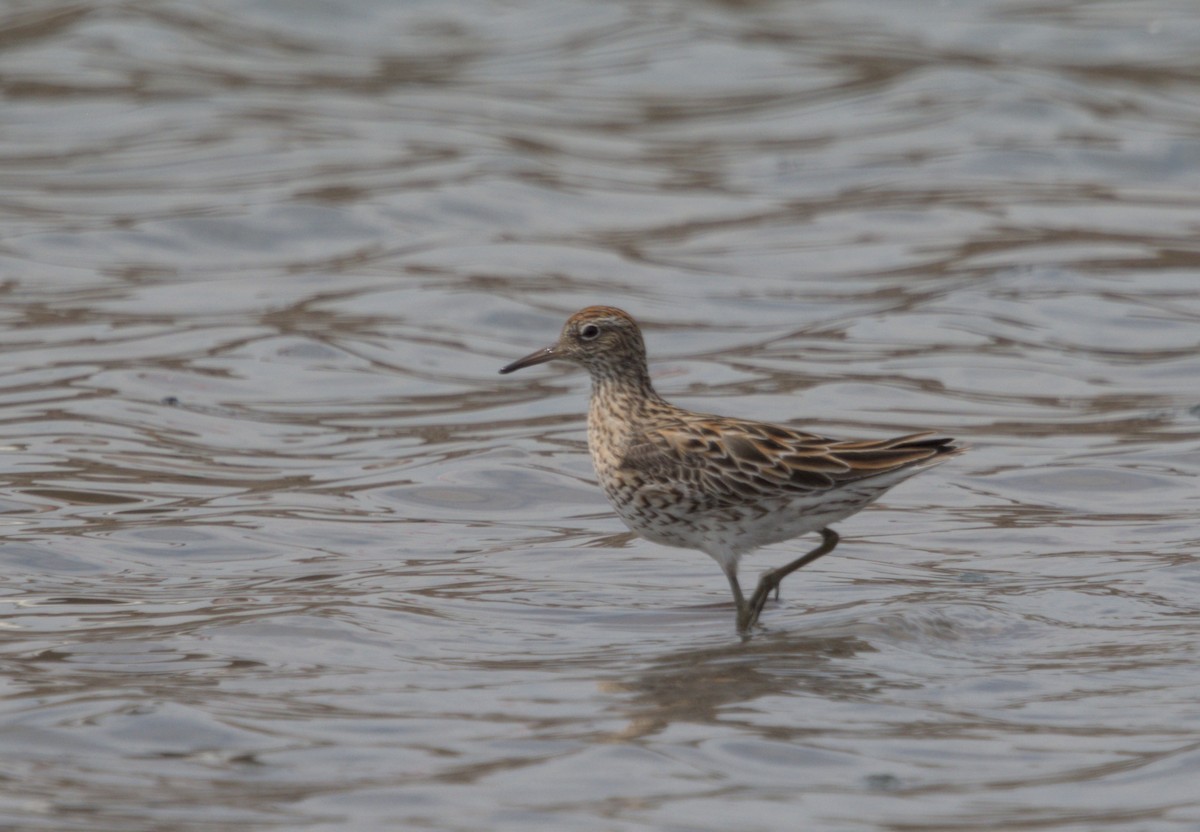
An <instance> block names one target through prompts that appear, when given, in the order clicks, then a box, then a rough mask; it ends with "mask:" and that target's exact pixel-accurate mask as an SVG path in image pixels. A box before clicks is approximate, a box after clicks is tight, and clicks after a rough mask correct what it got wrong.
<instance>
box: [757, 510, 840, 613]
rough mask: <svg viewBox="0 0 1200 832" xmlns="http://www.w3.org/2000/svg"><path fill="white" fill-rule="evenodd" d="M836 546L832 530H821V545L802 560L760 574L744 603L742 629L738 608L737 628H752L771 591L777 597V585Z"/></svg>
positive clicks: (835, 536)
mask: <svg viewBox="0 0 1200 832" xmlns="http://www.w3.org/2000/svg"><path fill="white" fill-rule="evenodd" d="M837 545H838V534H837V532H835V531H834V530H833V529H821V545H820V546H818V547H817V548H815V549H813V550H812V551H811V552H809V553H808V554H807V555H805V556H804V557H802V558H797V559H796V560H794V561H792V562H791V563H789V564H787V565H786V566H781V567H779V568H778V569H770V570H768V571H766V572H764V573H763V574H762V577H761V578H759V579H758V587H757V588H756V589H755V590H754V594H753V595H751V596H750V600H749V601H748V602H747V603H746V616H745V618H746V622H745V627H744V628H743V627H742V614H741V610H740V608H739V611H738V627H739V629H745V628H749V627H753V626H754V624H755V623H756V622H757V621H758V616H759V614H760V613H761V612H762V609H763V605H764V604H766V603H767V596H768V595H770V594H771V590H775V593H776V594H775V597H776V598H778V597H779V584H780V583H782V582H783V579H784V578H786V577H787V576H788V575H790V574H792V573H793V572H795V571H796V570H797V569H800V568H801V567H803V566H808V564H810V563H812V562H813V561H814V560H816V559H817V558H819V557H821V556H822V555H828V554H829V553H830V552H832V551H833V549H834V547H835V546H837Z"/></svg>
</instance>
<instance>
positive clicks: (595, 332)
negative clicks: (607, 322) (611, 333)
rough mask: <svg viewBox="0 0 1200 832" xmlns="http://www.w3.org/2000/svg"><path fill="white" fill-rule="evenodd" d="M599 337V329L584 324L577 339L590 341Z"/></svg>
mask: <svg viewBox="0 0 1200 832" xmlns="http://www.w3.org/2000/svg"><path fill="white" fill-rule="evenodd" d="M599 337H600V327H598V326H596V325H595V324H584V325H583V326H581V327H580V328H579V339H580V340H581V341H591V340H593V339H595V338H599Z"/></svg>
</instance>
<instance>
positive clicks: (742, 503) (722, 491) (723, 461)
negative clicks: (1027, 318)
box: [500, 306, 964, 632]
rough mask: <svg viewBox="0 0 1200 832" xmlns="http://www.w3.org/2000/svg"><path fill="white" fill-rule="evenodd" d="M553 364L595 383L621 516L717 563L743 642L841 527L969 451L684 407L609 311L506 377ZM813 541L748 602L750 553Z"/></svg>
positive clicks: (591, 314)
mask: <svg viewBox="0 0 1200 832" xmlns="http://www.w3.org/2000/svg"><path fill="white" fill-rule="evenodd" d="M554 360H564V361H572V362H574V363H576V364H580V365H582V366H583V367H584V368H585V369H586V370H587V371H588V373H589V374H591V377H592V395H591V403H590V406H589V408H588V448H589V450H590V451H591V454H592V464H593V465H594V466H595V468H596V475H597V477H598V478H599V480H600V486H601V487H602V488H603V489H604V493H605V494H606V495H607V496H608V499H609V502H611V503H612V506H613V508H614V509H615V510H616V512H617V514H618V515H619V516H620V517H621V519H622V520H623V521H625V525H627V526H629V528H630V529H632V530H633V531H634V532H637V533H638V534H639V535H641V536H642V537H644V538H646V539H647V540H652V541H654V542H655V543H662V544H666V545H667V546H679V547H683V548H687V549H699V550H700V551H702V552H704V553H705V554H707V555H709V556H710V557H711V558H713V559H714V560H716V561H717V563H719V564H720V565H721V569H722V570H724V572H725V577H726V578H728V580H729V586H730V588H731V589H732V590H733V599H734V602H735V603H736V605H737V626H738V630H739V631H742V632H745V631H747V630H749V629H750V628H751V627H753V626H754V625H755V624H756V623H757V622H758V617H759V614H760V613H761V612H762V609H763V605H764V604H765V603H766V601H767V597H768V596H769V595H770V593H771V592H772V590H774V591H775V592H776V595H777V596H778V590H779V584H780V582H781V581H782V580H783V579H784V578H785V577H787V576H788V575H790V574H791V573H793V572H795V571H796V570H797V569H799V568H801V567H802V566H806V565H807V564H810V563H812V562H813V561H815V560H816V559H817V558H819V557H821V556H823V555H827V554H829V553H830V552H831V551H833V548H834V547H835V546H837V543H838V535H837V533H836V532H834V531H833V530H832V529H830V528H829V526H830V525H831V524H833V523H836V522H837V521H839V520H842V519H844V518H846V517H849V516H850V515H851V514H854V513H855V512H858V511H860V510H862V509H863V508H864V507H866V506H867V505H869V504H870V503H872V502H873V501H874V500H875V499H876V498H878V497H879V496H880V495H881V494H883V493H884V492H885V491H887V490H888V489H889V488H891V487H892V486H893V485H896V484H897V483H899V482H902V481H903V480H906V479H908V478H909V477H911V476H913V475H914V474H916V473H918V472H920V471H922V470H924V469H926V468H929V467H931V466H933V465H937V464H939V463H942V462H945V461H946V460H947V459H949V458H950V457H952V456H954V455H956V454H959V453H961V452H962V451H963V450H964V449H963V448H962V447H960V446H957V445H955V444H954V443H953V440H952V439H949V438H943V437H935V436H933V435H932V434H930V433H914V434H909V435H907V436H900V437H897V438H895V439H883V440H876V439H865V440H849V441H845V440H838V439H828V438H826V437H823V436H817V435H815V434H811V433H805V432H803V431H798V430H794V429H792V428H788V427H783V426H781V425H773V424H769V423H766V422H755V421H751V420H748V419H734V418H729V417H726V416H713V415H709V414H706V413H693V412H692V411H690V410H684V409H683V408H680V407H676V406H675V405H673V404H671V403H669V402H667V401H666V400H664V399H663V398H662V397H661V396H659V395H658V393H657V392H655V390H654V387H653V386H652V385H651V384H650V372H649V370H648V368H647V366H646V346H645V343H644V342H643V340H642V333H641V330H640V329H638V325H637V323H636V322H635V321H634V320H633V318H631V317H630V316H629V315H628V314H627V313H625V312H623V311H621V310H620V309H616V308H614V307H611V306H590V307H588V308H587V309H583V310H581V311H579V312H576V313H575V314H574V315H572V316H571V317H570V318H569V319H568V320H567V323H566V325H565V326H563V330H562V334H561V335H560V336H559V338H558V341H557V343H555V344H554V345H553V346H550V347H546V348H545V349H541V350H538V351H537V352H535V353H532V354H530V355H527V356H525V357H524V358H521V359H519V360H517V361H514V362H513V363H511V364H509V365H508V366H507V367H505V368H504V369H502V370H501V371H500V372H501V373H511V372H513V371H514V370H520V369H521V368H523V367H530V366H532V365H534V364H541V363H543V362H546V361H554ZM807 532H819V533H820V535H821V538H822V539H821V544H820V545H819V546H817V547H816V548H815V549H813V550H812V551H811V552H809V553H808V554H806V555H804V556H803V557H801V558H797V559H796V560H794V561H792V562H791V563H788V564H786V565H784V566H781V567H779V568H777V569H771V570H769V571H767V572H765V573H763V575H762V577H761V578H760V579H759V582H758V586H757V588H756V589H755V591H754V594H753V595H751V596H750V599H749V600H746V598H745V597H744V596H743V594H742V588H741V585H740V584H739V583H738V576H737V570H738V560H739V559H740V558H741V557H742V555H744V554H746V553H747V552H750V551H753V550H754V549H757V548H759V547H760V546H766V545H768V544H771V543H779V542H782V541H784V540H791V539H792V538H793V537H797V536H799V535H802V534H805V533H807Z"/></svg>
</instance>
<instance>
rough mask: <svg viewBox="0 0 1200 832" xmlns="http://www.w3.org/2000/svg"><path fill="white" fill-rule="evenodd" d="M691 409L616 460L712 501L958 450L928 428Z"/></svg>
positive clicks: (777, 493) (820, 486) (826, 482)
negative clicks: (754, 417)
mask: <svg viewBox="0 0 1200 832" xmlns="http://www.w3.org/2000/svg"><path fill="white" fill-rule="evenodd" d="M688 415H689V416H690V417H691V418H686V419H684V418H680V419H678V420H677V421H673V422H668V423H667V424H660V425H658V426H656V427H655V428H653V429H650V430H648V431H646V432H645V433H644V434H643V436H642V437H641V441H639V442H637V443H636V444H634V445H633V446H632V447H631V448H630V449H629V451H628V453H627V454H626V456H625V458H624V460H623V461H622V464H621V467H622V468H626V469H631V470H639V471H642V472H644V473H646V474H648V475H649V476H650V478H651V479H653V480H656V481H670V482H671V483H672V484H675V485H677V486H678V487H680V488H682V489H683V490H685V491H686V492H687V496H689V497H690V498H692V499H693V500H699V501H701V502H702V503H704V504H705V505H706V506H708V507H712V508H717V507H721V506H730V505H744V504H746V503H751V502H756V501H759V500H762V499H764V498H771V497H786V496H802V495H808V494H814V493H819V492H821V491H826V490H829V489H832V488H835V487H836V486H839V485H842V484H844V483H849V482H854V481H858V480H865V479H870V478H871V477H876V476H884V475H886V474H889V473H893V472H899V471H902V470H904V469H906V468H913V467H918V466H919V464H920V463H922V462H925V461H926V460H930V459H931V458H933V457H937V456H942V455H946V454H949V453H953V452H956V451H957V450H958V448H957V447H955V446H954V445H952V444H951V441H952V440H950V439H948V438H945V437H933V436H931V435H930V434H927V433H915V434H911V435H908V436H900V437H897V438H895V439H885V440H861V441H839V440H836V439H829V438H826V437H823V436H817V435H816V434H811V433H803V432H801V431H795V430H790V429H788V428H785V427H781V426H779V425H772V424H768V423H765V422H745V421H741V420H735V419H725V418H722V417H719V416H702V415H695V416H692V414H688ZM922 467H923V466H922ZM914 473H915V471H914Z"/></svg>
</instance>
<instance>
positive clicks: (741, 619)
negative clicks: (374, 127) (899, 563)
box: [722, 563, 750, 632]
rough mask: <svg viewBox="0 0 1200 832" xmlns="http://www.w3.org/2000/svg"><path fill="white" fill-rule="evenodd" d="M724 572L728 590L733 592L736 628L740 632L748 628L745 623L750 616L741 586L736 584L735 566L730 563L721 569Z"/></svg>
mask: <svg viewBox="0 0 1200 832" xmlns="http://www.w3.org/2000/svg"><path fill="white" fill-rule="evenodd" d="M722 568H723V569H724V570H725V577H726V578H728V579H729V588H730V589H732V590H733V603H734V604H736V605H737V627H738V631H739V632H741V631H743V630H746V629H748V628H749V627H750V625H749V624H748V623H746V621H747V619H748V618H749V615H750V609H749V607H747V606H746V599H745V597H744V596H743V595H742V585H741V584H739V583H738V577H737V564H736V563H731V564H729V565H727V566H723V567H722Z"/></svg>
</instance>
